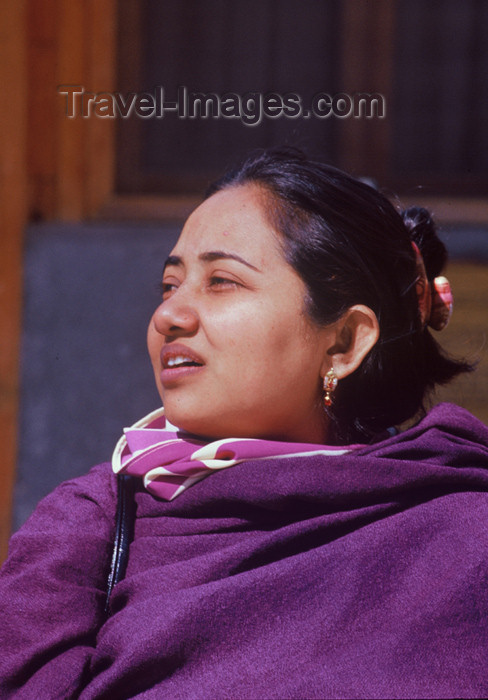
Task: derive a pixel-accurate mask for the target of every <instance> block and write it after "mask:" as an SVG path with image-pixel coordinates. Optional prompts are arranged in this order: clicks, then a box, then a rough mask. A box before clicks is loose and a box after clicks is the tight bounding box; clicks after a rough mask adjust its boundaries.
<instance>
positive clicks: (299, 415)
mask: <svg viewBox="0 0 488 700" xmlns="http://www.w3.org/2000/svg"><path fill="white" fill-rule="evenodd" d="M265 206H266V200H265V199H264V195H263V193H262V192H261V191H260V190H259V189H258V188H256V187H255V186H251V185H249V186H242V187H236V188H232V189H227V190H223V191H221V192H218V193H217V194H214V195H213V196H212V197H210V198H209V199H207V200H206V201H205V202H203V204H201V205H200V206H199V207H198V208H197V209H196V210H195V211H194V212H193V214H192V215H191V216H190V217H189V219H188V221H187V222H186V224H185V226H184V228H183V231H182V233H181V236H180V238H179V240H178V242H177V244H176V247H175V248H174V250H173V251H172V253H171V256H170V257H169V259H168V261H167V263H166V266H165V270H164V274H163V300H162V303H161V304H160V306H159V307H158V308H157V309H156V311H155V312H154V315H153V317H152V319H151V322H150V324H149V329H148V347H149V354H150V356H151V361H152V365H153V368H154V374H155V377H156V384H157V386H158V390H159V392H160V394H161V398H162V399H163V403H164V406H165V412H166V416H167V418H168V419H169V421H170V422H171V423H173V424H174V425H176V426H178V427H179V428H182V429H184V430H187V431H189V432H191V433H195V434H198V435H203V436H207V437H213V438H224V437H261V438H269V439H288V440H292V441H304V442H305V441H312V442H321V441H323V440H324V439H325V438H326V416H325V413H324V411H323V408H322V401H321V395H322V390H321V385H322V380H321V378H322V377H323V376H324V375H325V373H326V372H327V370H328V369H329V368H330V364H331V363H330V358H329V356H328V354H327V350H328V349H329V348H330V346H331V344H332V342H333V341H332V337H333V331H332V328H331V327H327V328H319V327H317V326H316V325H314V324H313V323H312V322H311V321H310V320H309V319H308V317H307V316H306V315H305V311H304V309H305V302H304V299H305V294H306V288H305V285H304V283H303V282H302V280H301V279H300V277H299V276H298V274H297V273H296V272H295V270H294V269H293V268H292V267H291V266H290V265H289V264H288V263H287V262H286V261H285V259H284V256H283V253H282V250H281V248H280V243H279V235H278V234H277V233H276V232H275V231H274V230H273V228H272V227H271V226H270V224H269V223H268V222H267V220H266V217H265V214H264V210H263V207H265Z"/></svg>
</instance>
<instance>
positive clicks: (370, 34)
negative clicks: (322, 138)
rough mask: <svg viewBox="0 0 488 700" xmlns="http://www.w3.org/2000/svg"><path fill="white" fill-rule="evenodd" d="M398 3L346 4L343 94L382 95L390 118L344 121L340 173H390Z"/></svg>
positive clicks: (363, 0)
mask: <svg viewBox="0 0 488 700" xmlns="http://www.w3.org/2000/svg"><path fill="white" fill-rule="evenodd" d="M395 5H396V2H395V0H375V2H374V3H372V2H370V1H369V0H343V2H342V13H343V14H342V33H343V41H342V46H341V52H342V80H341V91H343V92H347V93H349V94H352V93H356V92H367V93H375V92H377V93H380V94H381V95H383V96H384V98H385V100H386V115H387V116H386V118H383V119H378V118H376V117H375V118H373V119H365V118H361V119H355V118H348V119H345V120H344V121H343V123H342V125H341V139H340V143H341V147H340V149H341V151H340V152H341V163H340V165H341V167H342V168H344V169H345V170H347V171H350V172H353V173H355V174H357V175H369V176H373V177H377V178H380V179H383V178H384V177H385V176H386V175H387V174H388V172H389V154H390V151H391V131H390V129H391V119H390V112H389V109H390V108H391V97H392V81H393V73H392V68H393V50H394V29H395Z"/></svg>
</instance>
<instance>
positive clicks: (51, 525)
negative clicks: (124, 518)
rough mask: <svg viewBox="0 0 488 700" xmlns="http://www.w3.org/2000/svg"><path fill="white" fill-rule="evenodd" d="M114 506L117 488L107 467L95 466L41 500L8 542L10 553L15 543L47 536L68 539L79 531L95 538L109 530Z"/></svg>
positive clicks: (112, 520) (113, 515)
mask: <svg viewBox="0 0 488 700" xmlns="http://www.w3.org/2000/svg"><path fill="white" fill-rule="evenodd" d="M116 506H117V484H116V477H115V475H114V474H113V471H112V468H111V465H110V463H108V462H104V463H102V464H98V465H95V466H94V467H92V468H91V469H90V470H89V471H88V472H87V473H86V474H84V475H82V476H79V477H76V478H73V479H69V480H67V481H64V482H62V483H61V484H59V486H57V487H56V488H55V489H54V490H53V491H51V493H50V494H48V495H47V496H45V497H44V498H43V499H42V500H41V501H40V502H39V503H38V505H37V507H36V509H35V510H34V512H33V513H32V515H31V516H30V517H29V518H28V520H27V521H26V522H25V523H24V525H23V526H22V527H21V528H20V530H19V531H18V532H16V533H14V535H13V536H12V538H11V543H10V544H11V547H10V551H12V549H13V550H15V545H16V543H17V540H22V542H24V543H25V541H26V539H28V538H29V537H30V538H32V537H38V536H40V535H41V534H42V533H50V536H51V537H52V538H54V537H66V536H69V537H71V536H72V535H73V534H74V533H75V532H78V533H79V531H80V528H82V531H83V532H84V533H85V536H86V535H87V533H88V532H93V534H94V535H95V534H96V533H98V534H99V535H100V534H101V532H105V533H106V534H107V535H108V533H110V532H111V531H112V529H113V523H114V518H115V511H116Z"/></svg>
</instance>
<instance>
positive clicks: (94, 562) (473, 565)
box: [0, 404, 488, 700]
mask: <svg viewBox="0 0 488 700" xmlns="http://www.w3.org/2000/svg"><path fill="white" fill-rule="evenodd" d="M487 467H488V429H487V428H486V427H485V426H483V425H482V424H481V423H479V422H478V421H476V420H475V419H474V418H473V417H472V416H470V415H469V414H468V413H466V412H465V411H463V410H462V409H459V408H456V407H454V406H450V405H446V404H444V405H441V406H439V407H436V408H435V409H433V410H432V411H431V412H430V414H429V415H428V416H427V417H426V418H425V419H424V420H423V421H422V422H421V423H420V424H418V425H417V426H415V427H414V428H412V429H410V430H408V431H406V432H405V433H403V434H401V435H398V436H395V437H392V438H389V439H387V440H385V441H383V442H380V443H377V444H376V445H373V446H367V447H364V448H361V449H360V450H358V451H353V452H350V453H348V454H345V455H343V456H341V457H340V458H337V457H327V456H321V455H315V456H310V457H300V458H290V459H283V460H261V461H249V462H244V463H241V464H238V465H236V466H234V467H232V468H231V469H224V470H222V471H218V472H216V473H215V474H212V476H211V477H210V478H208V479H205V480H203V481H201V482H199V483H197V484H195V485H194V486H192V487H191V488H190V489H188V490H187V491H185V492H184V493H183V494H182V495H181V496H179V497H178V498H177V499H176V500H174V501H171V502H163V501H161V500H159V499H158V498H155V497H154V496H152V495H151V494H149V493H148V492H147V491H145V490H143V489H142V488H141V489H140V490H139V491H138V493H137V494H136V501H137V520H136V526H135V536H134V541H133V543H132V545H131V550H130V557H129V564H128V570H127V575H126V578H125V579H124V580H123V581H121V582H120V583H119V584H118V585H117V586H116V587H115V589H114V592H113V595H112V601H111V605H112V610H111V616H110V617H109V619H108V620H107V621H106V622H105V623H104V622H103V615H102V608H103V599H104V592H105V581H106V576H107V573H108V569H109V559H110V551H111V545H112V538H113V530H114V518H115V504H116V499H115V492H114V483H115V480H114V476H113V474H112V473H111V469H110V466H109V465H108V464H107V465H100V466H98V467H96V468H94V469H93V470H92V471H91V472H90V474H88V475H87V476H86V477H83V478H81V479H77V480H75V481H72V482H67V483H65V484H63V485H62V486H60V487H59V488H58V489H57V490H56V491H55V492H53V494H51V495H50V496H49V497H48V498H46V499H45V500H44V501H43V502H42V503H41V504H40V505H39V507H38V509H37V511H36V513H35V514H34V515H33V516H32V518H31V519H30V520H29V521H28V522H27V523H26V525H25V526H24V527H23V528H22V529H21V530H20V531H19V532H18V533H17V534H16V535H15V536H14V537H13V538H12V543H11V553H10V556H9V559H8V561H7V563H6V564H5V566H4V569H3V574H2V576H1V578H0V604H1V617H0V636H1V638H2V654H1V663H0V678H1V681H0V697H1V698H11V697H15V698H16V699H17V698H19V699H21V700H22V699H29V700H42V699H44V698H46V699H48V698H49V700H51V699H52V698H71V697H80V698H81V700H88V699H95V698H97V700H100V699H101V698H106V699H108V698H110V700H113V699H115V698H129V697H130V698H132V697H137V698H146V699H156V698H172V699H173V698H188V699H190V698H191V699H192V700H193V699H194V698H199V699H200V698H212V699H213V698H253V699H254V698H452V697H477V698H482V697H487V696H488V674H487V672H486V669H487V658H488V623H487V620H488V566H487V559H488V556H487V555H488V468H487Z"/></svg>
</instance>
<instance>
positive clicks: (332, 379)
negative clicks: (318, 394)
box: [324, 367, 339, 407]
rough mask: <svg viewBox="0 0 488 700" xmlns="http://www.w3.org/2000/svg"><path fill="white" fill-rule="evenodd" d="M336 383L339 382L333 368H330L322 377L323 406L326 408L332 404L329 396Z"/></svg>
mask: <svg viewBox="0 0 488 700" xmlns="http://www.w3.org/2000/svg"><path fill="white" fill-rule="evenodd" d="M338 381H339V380H338V379H337V377H336V375H335V372H334V368H333V367H331V368H330V369H329V371H328V372H327V374H326V375H325V377H324V392H325V394H324V404H325V406H327V407H328V406H330V405H331V404H332V396H331V394H332V393H333V392H334V391H335V388H336V386H337V382H338Z"/></svg>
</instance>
